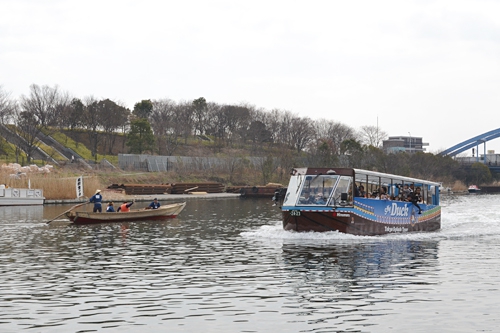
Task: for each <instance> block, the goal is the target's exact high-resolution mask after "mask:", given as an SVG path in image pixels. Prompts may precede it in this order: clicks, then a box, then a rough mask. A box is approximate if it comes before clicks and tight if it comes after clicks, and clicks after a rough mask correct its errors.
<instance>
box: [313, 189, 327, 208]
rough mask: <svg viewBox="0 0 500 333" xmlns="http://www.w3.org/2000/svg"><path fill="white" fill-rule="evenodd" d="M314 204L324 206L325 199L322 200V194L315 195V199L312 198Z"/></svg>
mask: <svg viewBox="0 0 500 333" xmlns="http://www.w3.org/2000/svg"><path fill="white" fill-rule="evenodd" d="M314 203H315V204H316V205H324V204H326V202H325V199H324V198H323V193H321V192H320V193H318V194H316V198H314Z"/></svg>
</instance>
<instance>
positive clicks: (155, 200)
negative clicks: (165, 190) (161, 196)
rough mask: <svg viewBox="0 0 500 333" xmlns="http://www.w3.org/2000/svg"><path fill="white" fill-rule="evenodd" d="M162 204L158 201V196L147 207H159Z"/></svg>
mask: <svg viewBox="0 0 500 333" xmlns="http://www.w3.org/2000/svg"><path fill="white" fill-rule="evenodd" d="M160 206H161V204H160V203H159V202H158V198H154V199H153V202H151V203H150V204H149V206H148V207H146V209H158V208H160Z"/></svg>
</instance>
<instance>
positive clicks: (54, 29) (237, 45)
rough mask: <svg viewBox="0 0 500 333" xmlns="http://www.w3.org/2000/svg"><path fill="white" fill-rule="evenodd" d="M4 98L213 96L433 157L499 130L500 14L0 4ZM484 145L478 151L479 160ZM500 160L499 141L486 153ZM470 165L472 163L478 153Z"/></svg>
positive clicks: (157, 2)
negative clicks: (385, 138)
mask: <svg viewBox="0 0 500 333" xmlns="http://www.w3.org/2000/svg"><path fill="white" fill-rule="evenodd" d="M0 8H1V9H0V85H2V87H3V89H4V90H5V91H7V92H10V93H11V96H12V97H14V98H18V97H20V96H21V95H23V94H24V95H26V94H28V93H29V86H30V85H31V84H33V83H35V84H38V85H49V86H54V85H58V86H59V88H60V89H61V90H63V91H68V92H69V93H70V94H72V95H73V96H75V97H79V98H84V97H86V96H90V95H92V96H94V97H96V98H110V99H112V100H115V101H120V102H121V103H122V104H123V105H124V106H126V107H128V108H130V109H132V108H133V106H134V104H135V103H136V102H139V101H141V100H143V99H162V98H170V99H172V100H174V101H186V100H193V99H196V98H198V97H205V98H206V100H207V101H210V102H216V103H218V104H226V103H231V104H239V103H248V104H252V105H255V106H256V107H258V108H263V109H265V110H272V109H274V108H277V109H281V110H288V111H291V112H294V113H297V114H298V115H300V116H302V117H310V118H312V119H320V118H326V119H332V120H335V121H338V122H341V123H344V124H346V125H349V126H352V127H354V128H355V129H359V128H360V127H361V126H364V125H373V126H376V125H377V120H378V126H379V127H380V128H381V129H382V130H384V131H385V132H387V133H388V134H389V135H390V136H398V135H404V136H406V135H409V133H410V134H411V136H416V137H423V139H424V142H428V143H429V144H430V145H429V147H427V150H428V151H430V152H436V151H438V150H443V149H446V148H449V147H450V146H452V145H455V144H457V143H459V142H462V141H465V140H466V139H469V138H471V137H473V136H476V135H479V134H482V133H484V132H486V131H490V130H493V129H497V128H500V121H499V120H500V116H499V112H498V110H499V105H500V66H499V65H500V20H499V19H498V18H499V17H500V1H481V0H474V1H460V0H453V1H452V0H450V1H430V0H429V1H403V0H398V1H383V0H382V1H373V0H370V1H345V0H344V1H334V0H329V1H293V0H287V1H272V0H267V1H256V0H252V1H237V0H227V1H226V0H221V1H208V0H199V1H196V0H192V1H190V0H182V1H179V0H177V1H162V0H141V1H126V0H99V1H94V0H85V1H79V0H75V1H69V0H59V1H58V0H43V1H39V0H0ZM483 149H484V148H483V146H481V147H480V151H481V152H482V151H483ZM487 149H494V150H495V151H496V152H497V153H500V139H497V140H493V141H491V142H489V143H487ZM469 155H470V152H469Z"/></svg>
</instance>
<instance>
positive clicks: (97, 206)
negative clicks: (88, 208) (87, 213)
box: [90, 190, 102, 213]
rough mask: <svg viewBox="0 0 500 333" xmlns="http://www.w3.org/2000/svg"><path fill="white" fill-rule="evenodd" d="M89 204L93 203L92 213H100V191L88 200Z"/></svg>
mask: <svg viewBox="0 0 500 333" xmlns="http://www.w3.org/2000/svg"><path fill="white" fill-rule="evenodd" d="M90 202H91V203H94V213H95V212H99V213H102V206H101V202H102V195H101V190H96V191H95V194H94V195H93V196H92V198H90Z"/></svg>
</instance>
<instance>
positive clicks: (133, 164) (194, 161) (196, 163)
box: [118, 154, 265, 172]
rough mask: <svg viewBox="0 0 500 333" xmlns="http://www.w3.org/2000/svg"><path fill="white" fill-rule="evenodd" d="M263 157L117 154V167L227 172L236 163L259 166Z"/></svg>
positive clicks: (152, 170) (156, 170) (141, 169)
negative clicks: (217, 170)
mask: <svg viewBox="0 0 500 333" xmlns="http://www.w3.org/2000/svg"><path fill="white" fill-rule="evenodd" d="M264 160H265V158H264V157H245V158H240V157H225V158H223V157H221V158H219V157H191V156H155V155H138V154H118V165H119V167H120V169H122V170H133V171H143V172H161V171H176V170H178V169H182V170H210V169H219V170H229V169H231V168H233V167H234V165H235V164H237V163H243V161H244V162H245V163H247V164H252V165H253V166H259V165H261V164H262V163H263V161H264Z"/></svg>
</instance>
